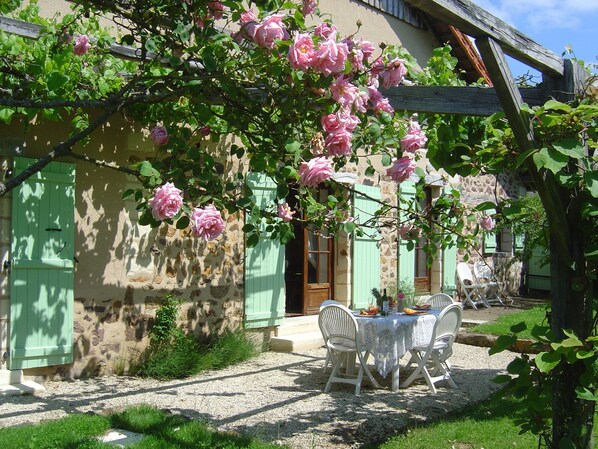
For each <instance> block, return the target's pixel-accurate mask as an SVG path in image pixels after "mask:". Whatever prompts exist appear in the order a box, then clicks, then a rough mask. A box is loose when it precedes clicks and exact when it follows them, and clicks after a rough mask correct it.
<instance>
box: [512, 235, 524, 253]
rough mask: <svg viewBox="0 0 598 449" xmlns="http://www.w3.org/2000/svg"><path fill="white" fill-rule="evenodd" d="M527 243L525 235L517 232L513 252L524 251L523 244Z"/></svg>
mask: <svg viewBox="0 0 598 449" xmlns="http://www.w3.org/2000/svg"><path fill="white" fill-rule="evenodd" d="M524 243H525V235H524V234H515V235H514V241H513V252H514V253H518V252H521V251H523V245H524Z"/></svg>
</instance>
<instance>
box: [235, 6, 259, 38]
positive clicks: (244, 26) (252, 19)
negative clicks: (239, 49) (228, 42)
mask: <svg viewBox="0 0 598 449" xmlns="http://www.w3.org/2000/svg"><path fill="white" fill-rule="evenodd" d="M239 25H240V26H241V29H240V30H239V32H238V33H236V34H234V38H235V40H236V41H237V42H241V41H242V40H243V39H247V40H253V38H254V36H255V30H256V29H257V17H256V15H255V13H254V12H253V10H252V9H250V10H249V11H245V12H244V13H242V14H241V18H240V19H239Z"/></svg>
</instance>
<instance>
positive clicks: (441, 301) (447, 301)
mask: <svg viewBox="0 0 598 449" xmlns="http://www.w3.org/2000/svg"><path fill="white" fill-rule="evenodd" d="M426 303H428V304H430V305H431V306H432V308H433V309H444V308H445V307H446V306H450V305H451V304H455V301H453V298H451V297H450V296H449V295H447V294H446V293H436V294H435V295H432V296H430V297H429V298H428V299H426Z"/></svg>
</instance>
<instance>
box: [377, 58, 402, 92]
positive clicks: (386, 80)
mask: <svg viewBox="0 0 598 449" xmlns="http://www.w3.org/2000/svg"><path fill="white" fill-rule="evenodd" d="M406 74H407V68H406V67H405V64H404V61H403V60H402V59H399V58H395V59H393V60H392V61H390V62H389V63H388V64H386V68H385V69H384V70H383V71H382V72H380V75H379V76H380V78H381V79H382V86H383V87H385V88H386V89H388V88H390V87H394V86H398V85H399V84H401V82H402V81H403V78H404V77H405V75H406Z"/></svg>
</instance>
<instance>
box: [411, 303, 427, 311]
mask: <svg viewBox="0 0 598 449" xmlns="http://www.w3.org/2000/svg"><path fill="white" fill-rule="evenodd" d="M431 307H432V306H431V305H430V304H422V305H421V306H414V307H413V309H414V310H419V311H426V312H427V311H429V310H430V308H431Z"/></svg>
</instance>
